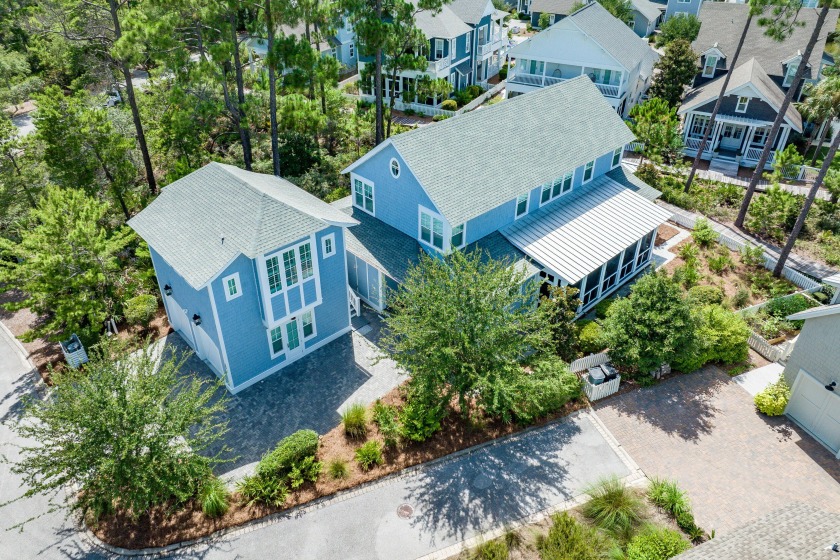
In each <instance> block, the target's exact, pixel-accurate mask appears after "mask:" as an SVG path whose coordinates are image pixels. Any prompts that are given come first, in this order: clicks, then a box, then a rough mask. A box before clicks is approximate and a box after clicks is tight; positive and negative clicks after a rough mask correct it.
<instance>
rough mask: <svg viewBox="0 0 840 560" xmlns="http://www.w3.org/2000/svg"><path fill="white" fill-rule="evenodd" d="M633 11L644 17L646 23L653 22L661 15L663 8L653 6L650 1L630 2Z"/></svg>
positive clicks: (656, 5)
mask: <svg viewBox="0 0 840 560" xmlns="http://www.w3.org/2000/svg"><path fill="white" fill-rule="evenodd" d="M630 3H631V4H632V5H633V9H634V10H636V11H638V12H639V13H640V14H642V15H643V16H645V18H647V20H648V21H653V20H655V19H656V18H658V17H659V16H660V15H662V12H663V11H664V10H663V8H664V6H661V5H659V4H654V3H653V2H651V1H650V0H630Z"/></svg>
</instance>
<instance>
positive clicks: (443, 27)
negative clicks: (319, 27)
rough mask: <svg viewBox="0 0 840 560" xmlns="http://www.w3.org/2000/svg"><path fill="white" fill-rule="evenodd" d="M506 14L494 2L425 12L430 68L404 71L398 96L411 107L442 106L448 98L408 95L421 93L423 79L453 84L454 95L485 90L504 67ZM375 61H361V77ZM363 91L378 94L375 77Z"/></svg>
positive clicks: (462, 2) (468, 0)
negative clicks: (476, 87) (478, 86)
mask: <svg viewBox="0 0 840 560" xmlns="http://www.w3.org/2000/svg"><path fill="white" fill-rule="evenodd" d="M507 15H508V14H507V12H502V11H499V10H496V9H494V8H493V3H492V2H491V0H479V1H476V0H455V1H454V2H452V3H451V4H446V5H444V6H443V8H442V9H441V10H440V12H438V13H436V14H434V13H432V12H429V11H425V10H424V11H420V12H419V13H418V14H417V15H416V16H415V24H416V26H417V27H418V28H419V29H420V30H421V31H422V32H423V34H424V35H425V36H426V40H427V43H426V44H425V45H424V46H423V49H422V50H423V54H424V55H425V56H426V58H427V59H428V60H429V65H428V67H427V68H426V69H424V70H420V71H416V70H406V71H402V72H400V73H399V76H398V78H397V83H396V84H395V88H394V91H395V92H396V95H397V97H398V98H399V99H401V100H402V101H405V102H408V103H420V104H424V105H431V106H438V105H439V104H440V103H441V102H442V101H443V98H440V97H436V98H425V97H423V96H419V95H411V94H410V93H408V92H411V93H416V92H417V82H418V80H421V79H423V78H426V77H428V78H430V79H433V80H434V79H444V80H448V81H449V83H450V84H451V85H452V90H453V91H459V90H462V89H464V88H466V87H467V86H470V85H473V84H481V85H483V86H484V87H486V86H487V83H486V80H487V79H488V78H490V77H492V76H495V75H496V74H498V73H499V69H500V67H501V59H502V57H503V53H502V46H503V44H504V42H505V41H504V37H503V32H502V22H503V20H504V18H505V16H507ZM372 62H373V57H372V56H363V57H361V58H360V60H359V73H360V74H362V75H363V76H364V74H363V70H364V68H365V66H367V65H369V64H372ZM385 74H386V75H385V76H384V78H385V96H386V97H389V96H390V92H391V81H392V80H391V76H390V75H389V74H388V73H387V71H385ZM359 86H360V88H361V92H362V94H364V95H367V96H371V95H372V94H373V91H372V86H373V79H372V77H368V78H367V79H363V80H361V81H360V82H359ZM409 96H410V98H409Z"/></svg>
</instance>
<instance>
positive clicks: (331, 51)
mask: <svg viewBox="0 0 840 560" xmlns="http://www.w3.org/2000/svg"><path fill="white" fill-rule="evenodd" d="M277 30H278V32H279V33H281V34H283V35H286V36H288V37H297V38H298V39H305V38H306V26H305V25H304V24H303V23H299V24H298V25H295V26H289V25H281V26H279V27H278V29H277ZM312 33H314V31H312V30H310V34H312ZM243 44H244V45H245V48H246V49H248V60H249V62H250V63H251V65H252V66H253V65H254V64H255V58H259V59H261V60H265V57H266V56H267V54H268V41H267V40H266V39H264V38H262V37H249V38H248V39H246V40H245V41H244V43H243ZM318 51H319V52H320V53H321V56H331V57H333V58H334V59H336V60H338V62H339V63H340V64H341V66H342V69H343V71H346V70H349V69H353V68H355V67H356V64H357V63H358V61H359V53H358V47H357V46H356V33H355V31H353V24H352V23H350V20H349V19H347V18H343V19H342V25H341V27H339V28H338V29H337V30H336V32H335V34H334V35H330V36H328V37H326V38H325V39H324V40H322V41H321V42H319V43H318ZM290 71H291V69H287V70H285V71H284V73H287V72H290Z"/></svg>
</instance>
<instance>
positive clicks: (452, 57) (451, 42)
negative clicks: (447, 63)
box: [449, 39, 457, 60]
mask: <svg viewBox="0 0 840 560" xmlns="http://www.w3.org/2000/svg"><path fill="white" fill-rule="evenodd" d="M456 50H457V49H456V48H455V39H449V59H450V60H455V52H456Z"/></svg>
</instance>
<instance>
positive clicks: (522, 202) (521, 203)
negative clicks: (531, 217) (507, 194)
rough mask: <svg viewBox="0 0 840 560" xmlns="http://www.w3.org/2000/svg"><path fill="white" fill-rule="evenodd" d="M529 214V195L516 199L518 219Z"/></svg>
mask: <svg viewBox="0 0 840 560" xmlns="http://www.w3.org/2000/svg"><path fill="white" fill-rule="evenodd" d="M527 213H528V195H527V194H522V195H519V196H517V197H516V217H517V218H521V217H522V216H524V215H525V214H527Z"/></svg>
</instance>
